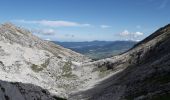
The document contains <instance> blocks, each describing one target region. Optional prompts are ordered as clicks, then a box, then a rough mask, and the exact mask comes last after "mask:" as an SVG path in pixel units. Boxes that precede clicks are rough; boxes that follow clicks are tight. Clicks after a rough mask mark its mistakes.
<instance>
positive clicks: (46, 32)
mask: <svg viewBox="0 0 170 100" xmlns="http://www.w3.org/2000/svg"><path fill="white" fill-rule="evenodd" d="M32 32H33V33H38V34H42V35H55V34H56V30H53V29H41V30H40V29H38V30H32Z"/></svg>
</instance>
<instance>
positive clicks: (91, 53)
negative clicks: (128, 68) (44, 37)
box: [54, 41, 137, 60]
mask: <svg viewBox="0 0 170 100" xmlns="http://www.w3.org/2000/svg"><path fill="white" fill-rule="evenodd" d="M54 43H56V44H59V45H61V46H63V47H65V48H69V49H71V50H73V51H76V52H78V53H81V54H84V55H86V56H88V57H90V58H91V59H95V60H97V59H103V58H107V57H111V56H113V55H117V54H120V53H122V52H125V51H126V50H128V49H130V48H131V47H132V46H133V45H134V44H136V43H137V42H136V41H91V42H88V41H87V42H86V41H85V42H58V41H54Z"/></svg>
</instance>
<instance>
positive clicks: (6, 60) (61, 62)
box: [0, 23, 98, 100]
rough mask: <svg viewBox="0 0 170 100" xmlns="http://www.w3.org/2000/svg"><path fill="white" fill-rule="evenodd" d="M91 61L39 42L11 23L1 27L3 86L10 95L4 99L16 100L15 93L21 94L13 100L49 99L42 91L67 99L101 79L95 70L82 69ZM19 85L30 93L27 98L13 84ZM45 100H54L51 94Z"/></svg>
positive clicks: (0, 65) (64, 49) (59, 47)
mask: <svg viewBox="0 0 170 100" xmlns="http://www.w3.org/2000/svg"><path fill="white" fill-rule="evenodd" d="M89 61H90V59H88V58H87V57H85V56H83V55H81V54H78V53H76V52H73V51H71V50H69V49H66V48H63V47H61V46H59V45H56V44H54V43H51V42H48V41H44V40H41V39H39V38H38V37H36V36H34V35H32V34H31V33H30V32H29V31H28V30H25V29H23V28H20V27H16V26H15V25H13V24H11V23H6V24H3V25H1V26H0V80H1V81H0V84H1V86H3V88H4V89H5V90H7V91H6V92H5V93H3V91H1V92H0V95H1V96H0V97H2V100H3V99H4V98H5V96H6V95H7V94H8V95H7V96H8V97H9V98H12V96H14V94H12V93H13V92H12V93H11V92H10V90H12V91H16V93H17V94H16V98H13V99H12V100H24V99H25V100H34V99H36V100H39V98H41V94H42V96H43V95H45V94H43V93H42V91H41V89H40V87H41V88H43V89H47V90H48V91H49V92H50V93H51V94H53V95H56V96H60V97H64V98H67V96H68V94H69V93H71V92H72V91H77V90H79V89H80V88H84V87H86V86H87V85H86V83H89V82H91V81H93V80H96V79H97V78H98V74H97V72H94V73H92V70H93V68H91V67H90V66H89V67H82V65H83V64H84V63H86V62H89ZM91 73H92V74H91ZM16 82H18V84H19V85H21V87H22V88H23V90H24V91H26V93H25V94H24V95H23V94H22V92H21V91H20V90H19V88H17V87H16V84H12V83H16ZM4 84H7V85H8V86H9V87H7V86H6V87H5V85H4ZM26 84H32V85H26ZM33 85H34V86H33ZM8 88H11V89H8ZM29 89H30V90H29ZM31 91H32V92H31ZM34 91H36V93H37V94H36V93H35V92H34ZM34 94H35V95H34ZM2 95H3V96H2ZM21 95H23V96H21ZM20 96H21V97H20ZM30 96H33V98H34V99H32V98H31V97H30ZM8 97H7V98H8ZM19 97H20V99H18V98H19ZM48 97H49V98H48ZM21 98H22V99H21ZM42 98H44V99H42V100H51V99H50V98H51V96H50V94H47V95H45V97H44V96H43V97H42ZM47 98H48V99H47ZM6 100H9V99H6ZM10 100H11V99H10Z"/></svg>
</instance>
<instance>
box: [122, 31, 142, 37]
mask: <svg viewBox="0 0 170 100" xmlns="http://www.w3.org/2000/svg"><path fill="white" fill-rule="evenodd" d="M120 35H121V36H134V37H138V36H142V35H144V33H142V32H129V31H128V30H124V31H123V32H121V33H120Z"/></svg>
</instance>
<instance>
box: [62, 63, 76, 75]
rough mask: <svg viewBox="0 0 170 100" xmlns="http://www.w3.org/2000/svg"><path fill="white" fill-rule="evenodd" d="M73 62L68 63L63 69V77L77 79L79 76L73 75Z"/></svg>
mask: <svg viewBox="0 0 170 100" xmlns="http://www.w3.org/2000/svg"><path fill="white" fill-rule="evenodd" d="M71 66H72V62H71V61H67V62H66V63H65V64H64V66H63V67H62V76H63V77H66V78H76V77H77V76H76V75H74V74H73V73H72V68H71Z"/></svg>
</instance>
